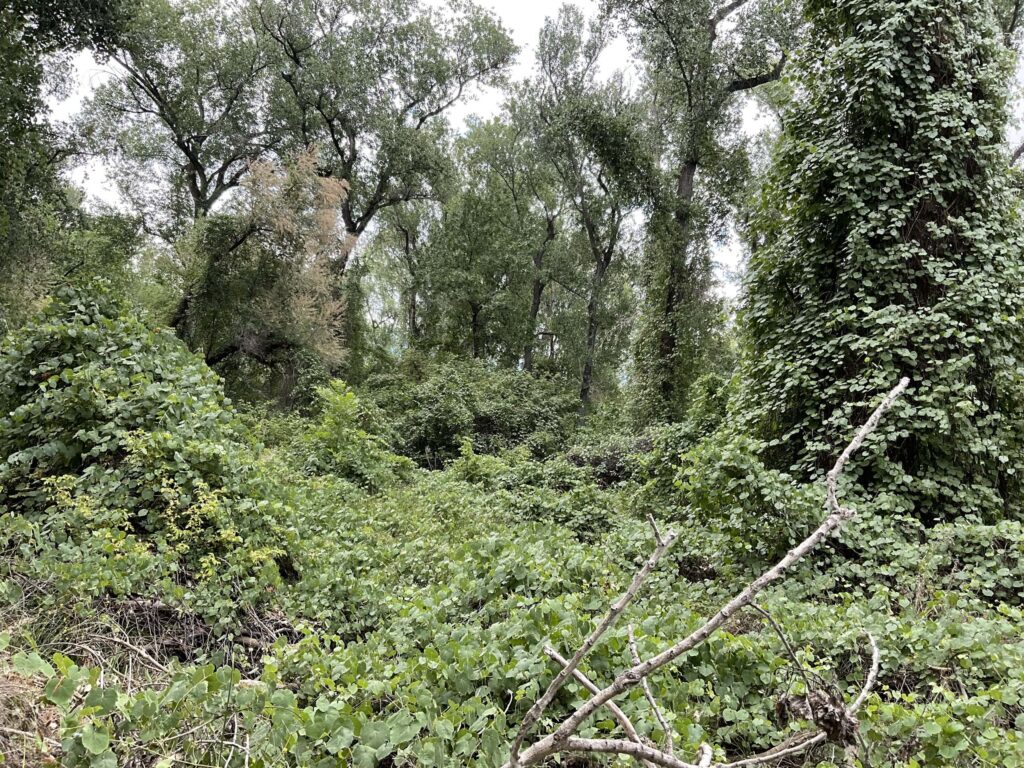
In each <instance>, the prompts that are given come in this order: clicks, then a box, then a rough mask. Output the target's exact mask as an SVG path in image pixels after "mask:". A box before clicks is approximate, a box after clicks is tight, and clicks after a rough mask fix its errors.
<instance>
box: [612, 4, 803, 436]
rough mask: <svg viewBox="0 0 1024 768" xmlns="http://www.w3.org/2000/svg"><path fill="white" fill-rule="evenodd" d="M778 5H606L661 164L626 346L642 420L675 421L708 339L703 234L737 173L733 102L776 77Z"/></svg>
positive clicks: (717, 228) (786, 40)
mask: <svg viewBox="0 0 1024 768" xmlns="http://www.w3.org/2000/svg"><path fill="white" fill-rule="evenodd" d="M793 5H794V4H793V3H788V2H786V1H785V0H778V1H776V0H760V1H759V0H753V2H751V1H750V0H731V1H730V2H714V1H713V0H684V1H683V2H679V0H642V1H641V2H633V1H632V0H605V3H604V8H605V11H606V12H607V13H609V14H611V15H613V16H615V17H618V18H621V19H622V20H624V21H625V22H626V24H627V27H628V29H629V30H630V31H631V34H632V39H633V43H634V46H635V48H636V50H637V51H638V52H639V54H640V56H641V58H642V60H643V62H644V65H645V76H646V83H645V86H646V90H647V92H648V99H649V101H650V103H651V104H652V109H651V115H650V116H651V119H652V122H653V130H652V139H651V140H652V141H653V142H654V144H655V147H656V151H657V152H658V153H659V154H660V155H661V159H662V161H661V165H662V167H663V168H665V169H666V171H665V175H664V178H663V179H662V180H661V182H660V184H658V185H657V187H656V188H655V189H654V194H653V201H652V202H653V206H652V213H651V217H650V225H649V231H648V242H647V249H646V250H647V264H646V265H645V273H646V274H645V293H646V311H645V314H644V325H643V329H642V331H641V333H640V335H639V338H638V348H637V353H636V358H637V368H638V372H639V375H640V388H641V390H642V391H641V396H642V398H643V400H644V402H645V405H644V409H645V410H646V411H647V413H646V414H645V416H646V417H647V418H654V419H659V420H663V419H668V420H675V419H679V418H681V417H682V415H683V413H684V412H685V408H686V397H687V390H688V389H689V385H690V384H691V383H692V382H693V381H694V380H695V379H696V378H697V377H698V376H699V375H700V374H701V373H702V372H703V369H704V368H705V367H706V363H705V358H706V356H707V355H708V354H709V349H710V348H712V347H713V346H714V345H715V344H716V343H717V341H718V333H717V331H718V328H719V326H720V322H721V321H720V318H721V316H722V311H721V307H720V305H719V302H718V300H717V298H716V297H715V295H714V275H713V269H712V263H711V252H710V247H709V246H710V240H711V239H712V238H714V237H716V236H717V237H721V236H722V235H723V234H724V232H723V227H724V223H725V221H726V217H727V215H728V211H729V208H730V207H731V206H732V203H733V198H734V196H735V194H736V192H737V191H738V190H739V189H741V188H742V181H743V179H744V177H745V175H746V168H745V165H746V162H745V157H746V152H745V148H744V146H743V142H742V141H741V140H739V139H738V137H737V128H738V114H737V105H738V103H739V99H740V98H741V97H742V96H743V95H744V94H746V93H748V92H749V91H751V90H752V89H755V88H758V87H759V86H762V85H765V84H767V83H770V82H772V81H774V80H776V79H778V78H779V77H780V76H781V74H782V70H783V66H784V65H785V62H786V57H787V52H788V50H789V48H790V47H791V46H792V44H793V42H794V40H793V39H794V36H795V35H794V32H795V28H796V27H797V25H796V23H795V21H794V19H793V18H792V12H791V7H792V6H793Z"/></svg>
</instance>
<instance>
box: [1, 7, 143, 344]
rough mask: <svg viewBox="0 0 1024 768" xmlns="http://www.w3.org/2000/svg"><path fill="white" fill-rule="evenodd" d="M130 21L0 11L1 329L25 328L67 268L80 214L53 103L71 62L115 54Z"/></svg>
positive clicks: (103, 11)
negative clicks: (36, 302)
mask: <svg viewBox="0 0 1024 768" xmlns="http://www.w3.org/2000/svg"><path fill="white" fill-rule="evenodd" d="M126 17H127V10H126V9H125V8H124V7H122V3H120V2H118V1H117V0H95V2H90V3H79V2H66V1H63V0H60V1H58V2H43V1H42V0H10V2H6V3H5V4H4V5H3V8H2V9H0V62H2V63H0V179H3V183H2V184H0V274H3V275H4V279H3V281H2V285H0V324H3V325H8V324H10V323H11V322H15V321H18V320H20V319H21V318H22V317H23V315H22V312H23V310H24V309H25V308H26V307H28V306H29V305H30V304H31V303H32V300H33V297H35V296H37V295H38V294H40V293H41V292H42V291H44V290H45V289H46V287H47V286H48V284H49V283H51V282H52V281H53V280H54V278H55V276H56V275H58V274H59V273H60V272H62V271H63V270H64V269H65V268H66V267H67V265H65V264H64V261H65V260H66V259H65V256H66V254H65V253H64V250H65V247H66V243H65V242H64V241H65V239H66V222H67V220H68V219H69V218H74V217H75V216H76V215H77V212H76V211H75V210H74V204H73V201H71V200H69V197H68V195H66V194H65V191H66V190H65V186H64V184H63V182H62V181H61V178H60V170H61V168H62V165H63V163H64V161H65V160H66V159H67V157H68V155H69V154H70V152H71V150H72V145H73V142H72V141H71V140H70V137H69V136H66V135H62V132H61V131H60V130H59V128H58V127H57V126H55V125H53V124H52V123H51V122H50V120H49V119H48V116H47V109H46V97H47V96H48V95H51V94H52V93H55V92H60V89H61V83H62V82H66V81H67V78H66V75H67V72H68V54H69V53H70V52H72V51H77V50H81V49H83V48H92V49H93V50H94V51H96V52H97V53H99V54H101V55H102V54H103V53H104V52H106V51H109V49H110V48H111V47H112V46H113V45H114V43H115V41H116V40H117V39H119V37H120V34H121V30H122V27H123V24H124V22H125V19H126ZM47 75H49V77H48V76H47ZM74 263H75V261H71V262H70V264H71V265H72V266H73V265H74Z"/></svg>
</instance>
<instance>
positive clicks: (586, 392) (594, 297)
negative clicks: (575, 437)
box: [580, 254, 611, 413]
mask: <svg viewBox="0 0 1024 768" xmlns="http://www.w3.org/2000/svg"><path fill="white" fill-rule="evenodd" d="M610 263H611V256H610V254H602V255H601V256H600V257H599V258H598V259H597V261H596V263H595V264H594V279H593V282H592V284H591V287H590V297H589V298H588V300H587V351H586V356H585V357H584V360H583V379H582V382H581V383H580V412H581V413H586V412H587V411H588V410H590V399H591V389H592V388H593V384H594V358H595V356H596V355H597V334H598V331H599V330H600V324H599V322H598V312H599V311H600V309H601V294H602V293H603V291H604V277H605V273H606V272H607V271H608V265H609V264H610Z"/></svg>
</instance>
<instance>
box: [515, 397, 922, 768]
mask: <svg viewBox="0 0 1024 768" xmlns="http://www.w3.org/2000/svg"><path fill="white" fill-rule="evenodd" d="M909 384H910V380H909V379H907V378H904V379H902V380H901V381H900V382H899V384H897V385H896V387H894V388H893V390H892V391H891V392H889V394H888V395H886V397H885V398H884V399H883V400H882V402H881V404H879V406H878V407H877V408H876V409H875V411H874V413H872V414H871V416H870V417H869V418H868V420H867V421H866V422H865V423H864V425H863V426H862V427H861V428H860V429H859V430H858V431H857V434H856V435H855V436H854V437H853V439H852V440H851V441H850V443H849V445H847V446H846V448H845V449H844V450H843V452H842V453H841V454H840V455H839V458H838V459H837V460H836V463H835V466H833V468H832V470H831V471H830V472H829V473H828V476H827V480H826V509H827V511H828V513H829V514H828V516H827V517H826V519H825V520H824V521H823V522H822V523H821V525H819V526H818V527H817V528H816V529H815V530H814V531H813V532H812V533H811V534H810V535H808V536H807V538H805V539H804V540H803V541H802V542H801V543H800V544H798V545H797V546H796V547H794V548H793V549H792V550H790V551H789V552H788V553H787V554H786V555H785V557H783V558H782V559H781V560H780V561H779V562H778V563H776V564H775V565H774V566H772V567H771V568H769V569H768V570H767V571H765V572H764V573H762V574H761V575H760V576H759V577H758V578H756V579H755V580H754V581H752V582H751V583H750V584H748V585H747V586H746V588H744V589H743V590H742V591H741V592H740V593H739V594H738V595H736V596H735V597H733V598H732V599H731V600H730V601H729V602H727V603H726V604H725V605H724V606H722V608H721V609H719V611H718V612H717V613H716V614H715V615H714V616H712V617H711V618H710V619H708V620H707V621H706V622H705V623H704V625H703V626H701V627H700V628H698V629H697V630H696V631H694V632H693V633H691V634H690V635H689V636H687V637H685V638H683V639H682V640H680V641H679V642H677V643H676V644H675V645H673V646H671V647H670V648H668V649H667V650H665V651H662V652H661V653H659V654H658V655H657V656H654V657H652V658H650V659H648V660H647V661H644V662H639V663H634V664H633V666H632V667H630V668H629V669H627V670H625V671H624V672H622V673H620V674H619V675H618V676H617V677H616V678H615V680H614V681H613V682H612V683H611V685H609V686H607V687H606V688H604V689H602V690H601V691H599V692H597V693H595V694H594V696H593V698H591V699H588V700H587V701H586V702H584V703H583V704H582V705H580V707H579V708H578V709H577V710H576V711H575V712H574V713H573V714H572V715H570V716H569V717H568V718H567V719H566V720H565V721H563V722H562V724H561V725H560V726H559V727H558V728H557V729H556V730H555V731H554V732H553V733H551V734H550V735H548V736H545V737H544V738H543V739H541V740H540V741H538V742H536V743H535V744H533V745H532V746H531V747H529V748H528V749H527V750H526V751H524V752H523V753H522V754H521V755H520V752H519V748H520V747H521V746H522V742H523V739H524V738H525V735H526V733H527V731H528V729H529V728H530V727H531V726H532V725H533V724H534V723H535V722H536V721H537V720H538V719H539V717H540V715H541V714H543V711H544V709H545V708H546V707H547V706H548V704H550V702H551V700H552V699H553V698H554V696H555V694H556V693H557V691H558V689H559V688H560V687H561V686H562V685H563V684H564V682H565V680H566V679H568V677H569V676H570V675H571V674H572V673H573V671H574V670H575V669H576V667H577V666H578V665H579V662H580V661H581V660H582V659H583V657H584V656H585V655H586V654H587V653H588V652H589V651H590V650H591V649H592V648H593V647H594V644H595V643H596V642H597V640H598V639H599V638H600V636H601V635H602V634H603V633H604V632H605V631H606V630H607V629H608V628H609V627H610V626H611V625H612V623H614V621H615V619H616V618H617V617H618V616H619V615H620V614H621V613H622V611H623V610H624V609H625V607H626V605H627V604H628V603H629V601H630V600H632V598H633V597H634V596H635V594H636V592H637V591H638V590H639V588H640V586H641V585H642V583H643V581H644V579H645V578H646V577H647V575H648V574H649V573H650V572H651V570H653V568H654V566H655V565H657V562H658V560H659V559H660V558H661V556H662V555H663V554H664V552H665V551H666V550H667V549H668V547H669V546H671V544H672V543H673V542H674V540H675V538H676V535H675V534H674V533H671V534H669V536H668V538H667V540H666V541H665V543H664V544H660V545H659V546H658V547H657V548H656V549H655V551H654V553H653V554H652V555H651V557H650V559H648V561H647V563H646V564H645V565H644V567H643V568H642V569H641V570H640V571H639V572H638V573H637V575H636V577H634V579H633V582H632V584H631V585H630V587H629V589H628V590H627V591H626V593H625V594H624V595H623V596H622V597H621V598H620V599H619V600H618V602H616V603H615V605H613V606H612V608H611V610H610V611H609V613H608V615H607V616H606V617H605V619H604V620H603V621H602V622H601V624H599V625H598V627H597V628H596V629H595V630H594V631H593V632H592V633H591V635H590V637H588V638H587V640H586V641H585V642H584V644H583V646H582V647H581V648H580V650H579V651H577V652H576V654H575V655H574V656H573V659H572V661H570V662H569V663H568V664H567V665H565V667H564V669H563V670H562V673H561V674H559V675H558V676H557V677H556V678H555V680H553V681H552V683H551V685H550V686H549V687H548V690H547V691H546V692H545V694H544V696H543V697H541V699H539V700H538V701H537V703H536V704H534V706H533V707H532V708H531V709H530V711H529V712H528V713H527V716H526V718H525V719H524V722H523V725H522V727H521V728H520V731H519V733H518V735H517V737H516V741H515V743H514V744H513V747H512V751H511V756H510V759H509V762H508V763H506V764H505V768H515V767H516V766H519V765H533V764H536V763H539V762H541V761H542V760H543V759H544V758H546V757H548V756H549V755H553V754H556V753H558V752H564V751H584V752H587V751H589V752H611V753H617V754H624V755H633V756H638V757H641V758H642V759H644V760H649V761H650V762H653V763H656V764H657V765H661V766H668V767H669V768H690V764H688V763H685V762H683V761H681V760H678V759H677V758H675V757H673V756H672V755H669V754H667V753H664V752H661V751H659V750H656V749H651V748H649V747H646V746H644V745H638V744H636V743H634V742H629V741H625V740H617V739H589V740H588V739H580V738H577V737H576V736H575V733H576V731H577V730H578V729H579V727H580V726H581V725H582V724H583V723H584V722H585V721H586V720H587V719H588V718H589V717H590V716H591V715H592V714H594V712H596V711H597V710H598V709H600V708H601V707H602V706H605V705H606V704H607V703H608V702H610V701H611V700H612V699H614V698H615V697H617V696H619V695H620V694H622V693H624V692H625V691H627V690H629V689H631V688H634V687H635V686H636V685H637V684H640V683H642V682H644V679H645V678H646V677H647V676H648V675H650V674H651V673H652V672H654V671H655V670H657V669H660V668H661V667H663V666H665V665H666V664H668V663H670V662H672V661H674V660H675V659H677V658H678V657H679V656H681V655H683V654H684V653H686V652H687V651H689V650H691V649H693V648H695V647H697V646H699V645H700V644H702V643H703V642H704V641H706V640H707V639H708V638H709V637H710V636H711V635H712V634H713V633H714V632H715V631H716V630H717V629H719V628H720V627H721V626H722V625H723V624H725V623H726V622H727V621H728V620H729V618H730V617H731V616H733V615H734V614H735V613H736V612H737V611H739V610H741V609H743V608H744V607H746V606H748V605H750V604H751V603H752V602H753V601H754V598H755V597H756V596H757V595H758V594H759V593H761V592H762V591H763V590H764V589H765V588H766V587H767V586H768V585H769V584H772V583H773V582H775V581H777V580H778V579H780V578H781V577H782V576H783V575H784V574H785V573H786V571H787V570H789V568H790V567H792V566H793V565H794V564H795V563H796V562H798V561H799V560H801V559H802V558H803V557H805V556H806V555H807V554H808V553H810V552H811V551H812V550H814V549H815V548H816V547H818V546H819V545H820V544H821V543H822V542H823V541H824V540H825V539H826V538H827V537H828V536H830V535H831V534H833V533H834V532H835V531H837V530H838V529H839V528H841V527H842V526H843V525H844V524H845V523H846V522H847V521H848V520H849V519H850V518H852V517H853V515H854V511H853V510H852V509H849V508H844V507H841V506H840V505H839V502H838V499H837V492H838V486H839V478H840V476H841V475H842V472H843V470H844V469H845V467H846V465H847V463H848V462H849V460H850V458H851V457H852V455H853V454H854V453H855V452H856V451H857V450H858V449H859V448H860V447H861V446H862V445H863V444H864V441H865V440H866V439H867V438H868V436H869V435H870V434H871V433H872V432H874V431H875V429H876V428H877V427H878V424H879V422H880V421H881V419H882V417H883V416H884V415H885V413H886V412H888V410H889V409H890V408H891V407H892V405H893V403H894V402H895V401H896V399H897V398H898V397H899V396H900V395H901V394H902V393H903V392H904V391H905V390H906V388H907V387H908V386H909ZM871 642H872V650H873V660H872V667H871V671H870V672H869V674H868V679H867V680H866V681H865V685H864V688H863V690H862V691H861V694H860V696H858V698H857V700H856V701H855V702H854V704H853V705H852V706H851V707H849V708H848V709H847V713H848V714H849V716H850V717H851V718H852V717H853V715H854V713H855V712H856V711H857V709H858V708H859V707H860V706H861V705H862V704H863V702H864V700H866V698H867V696H868V693H869V692H870V690H871V687H872V686H873V685H874V682H875V680H876V679H877V674H878V672H877V669H878V649H877V644H876V643H875V641H874V638H872V639H871ZM825 738H827V737H826V734H825V733H824V732H823V731H822V732H820V733H818V734H816V735H814V736H810V737H809V738H807V739H806V740H805V741H802V742H801V743H799V744H796V745H795V746H793V747H788V746H787V747H786V750H783V751H778V749H776V750H770V751H769V752H768V753H765V754H764V755H760V756H756V757H754V758H749V759H748V760H747V761H739V762H737V763H733V764H728V766H726V767H723V768H737V767H738V766H740V765H754V764H757V763H758V762H766V761H767V760H769V759H772V758H778V757H780V756H782V754H783V752H785V753H786V754H789V753H790V752H789V751H788V750H795V751H801V750H804V749H807V748H808V747H810V746H811V745H812V744H814V743H818V742H820V741H822V740H824V739H825ZM793 753H794V754H795V752H793ZM703 754H704V751H703V749H702V758H703Z"/></svg>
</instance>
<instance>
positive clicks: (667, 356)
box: [658, 159, 699, 405]
mask: <svg viewBox="0 0 1024 768" xmlns="http://www.w3.org/2000/svg"><path fill="white" fill-rule="evenodd" d="M698 167H699V166H698V162H697V160H695V159H690V160H687V161H686V162H684V163H683V165H682V167H681V168H680V169H679V172H678V174H677V175H676V203H675V210H674V211H673V214H672V218H673V220H674V222H675V224H676V227H678V234H679V250H678V253H672V254H671V256H670V258H669V265H668V279H667V280H666V281H665V282H666V284H665V304H664V309H663V315H662V328H661V334H660V338H659V340H658V358H659V363H660V365H659V369H660V373H661V377H660V378H661V381H660V382H659V385H660V390H661V396H662V399H663V400H664V401H665V404H666V405H669V404H671V403H672V401H673V400H674V399H675V396H676V382H675V377H674V375H673V365H672V358H673V356H674V355H675V353H676V348H677V346H678V339H677V338H676V327H675V325H676V324H675V314H676V310H677V309H678V308H679V304H680V301H681V299H682V296H683V291H684V285H683V282H684V280H685V277H686V267H687V263H688V256H689V250H690V234H691V231H692V229H693V211H692V209H693V194H694V182H695V180H696V176H697V168H698Z"/></svg>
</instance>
